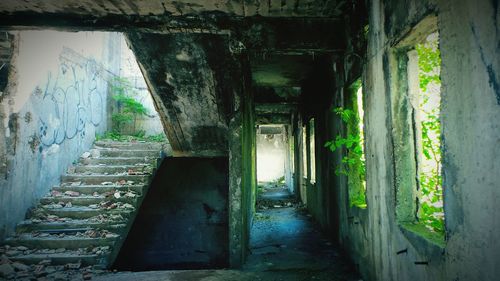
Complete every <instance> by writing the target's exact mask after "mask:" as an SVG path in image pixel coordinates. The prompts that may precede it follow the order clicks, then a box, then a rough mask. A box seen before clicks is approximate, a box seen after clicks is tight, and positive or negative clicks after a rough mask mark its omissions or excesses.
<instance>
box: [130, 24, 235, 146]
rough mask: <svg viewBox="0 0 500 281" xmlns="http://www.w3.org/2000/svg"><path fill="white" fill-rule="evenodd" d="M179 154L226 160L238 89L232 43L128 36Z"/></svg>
mask: <svg viewBox="0 0 500 281" xmlns="http://www.w3.org/2000/svg"><path fill="white" fill-rule="evenodd" d="M127 36H128V42H129V44H130V46H131V48H132V50H133V51H134V53H135V54H136V57H137V60H138V62H139V65H140V67H141V68H142V70H143V73H144V75H145V79H146V81H147V83H148V85H149V86H150V87H149V88H150V90H151V92H152V95H153V99H154V101H155V103H156V106H157V108H158V112H159V114H160V116H161V120H162V122H163V126H164V128H165V132H166V133H167V136H168V139H169V142H170V144H171V145H172V149H173V150H174V153H176V155H179V156H182V155H194V156H214V155H215V156H216V155H219V156H221V155H222V156H225V155H227V153H228V147H227V135H228V131H227V129H228V122H229V119H230V117H231V114H232V110H233V108H234V103H233V100H234V95H235V88H237V87H238V82H239V78H236V79H235V77H236V76H235V73H238V69H237V68H238V66H237V64H235V61H234V59H233V55H232V53H233V52H235V50H234V49H232V48H231V45H230V44H229V38H228V37H225V36H219V35H208V34H180V33H178V34H153V33H140V32H130V33H128V35H127Z"/></svg>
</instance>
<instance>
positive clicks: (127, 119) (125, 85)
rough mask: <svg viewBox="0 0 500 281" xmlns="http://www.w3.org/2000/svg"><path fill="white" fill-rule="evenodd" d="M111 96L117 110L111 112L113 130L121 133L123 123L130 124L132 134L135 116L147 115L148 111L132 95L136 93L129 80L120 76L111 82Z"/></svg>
mask: <svg viewBox="0 0 500 281" xmlns="http://www.w3.org/2000/svg"><path fill="white" fill-rule="evenodd" d="M111 92H112V96H111V97H112V98H113V100H115V101H116V105H117V111H116V112H114V113H113V115H112V117H111V120H112V122H113V131H114V132H115V133H118V134H121V133H122V132H123V130H124V127H125V125H129V124H132V130H133V134H136V133H137V132H136V124H137V118H138V117H140V116H147V115H148V111H147V108H146V107H144V105H143V104H142V103H140V102H138V101H136V100H135V99H134V98H132V96H134V95H136V92H135V91H134V89H133V87H132V85H131V84H130V82H129V81H128V80H127V79H125V78H122V77H116V78H114V79H113V80H112V82H111Z"/></svg>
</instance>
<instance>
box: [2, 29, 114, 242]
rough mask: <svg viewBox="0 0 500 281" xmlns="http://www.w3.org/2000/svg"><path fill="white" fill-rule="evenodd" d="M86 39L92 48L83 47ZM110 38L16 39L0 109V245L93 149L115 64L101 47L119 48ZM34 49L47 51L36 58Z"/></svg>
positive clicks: (34, 35)
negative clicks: (0, 129)
mask: <svg viewBox="0 0 500 281" xmlns="http://www.w3.org/2000/svg"><path fill="white" fill-rule="evenodd" d="M85 36H87V38H86V37H85ZM89 36H90V37H92V36H94V37H92V38H93V39H94V40H93V41H92V44H96V45H99V47H98V48H96V49H92V46H93V45H92V44H91V45H92V46H90V47H89V48H88V47H86V46H87V45H86V44H85V41H86V40H88V37H89ZM41 38H50V39H51V40H40V39H41ZM116 39H117V37H116V35H110V36H108V37H107V36H104V35H102V34H101V35H99V34H97V35H91V34H85V35H83V37H82V34H73V33H58V32H42V31H23V32H19V33H16V36H15V40H16V43H15V47H14V56H13V59H12V64H11V69H10V75H9V84H8V86H7V89H6V91H5V96H4V97H3V99H2V105H1V109H2V118H3V120H1V121H2V122H1V124H2V137H3V139H2V140H1V141H2V143H5V147H4V150H2V151H1V152H0V154H1V155H2V160H3V162H2V163H1V164H2V165H3V169H2V172H3V173H2V175H1V179H0V181H1V188H0V200H1V202H0V222H2V224H1V225H0V240H3V239H4V238H5V237H6V235H9V234H11V233H12V232H13V228H14V226H15V224H16V223H17V222H19V221H21V220H23V219H24V217H25V214H26V210H27V209H28V208H30V207H31V206H33V205H34V203H35V202H36V200H38V199H39V198H40V197H42V196H43V195H45V194H46V193H47V192H48V191H49V189H50V188H51V187H52V186H53V185H55V184H57V183H58V182H59V180H60V175H61V174H62V173H63V172H64V171H65V169H66V168H68V166H70V165H71V163H72V162H73V161H74V160H75V159H77V158H78V156H79V155H80V154H81V153H82V152H83V151H85V150H86V149H88V148H89V147H90V146H91V145H92V143H93V141H94V138H95V134H96V133H102V132H104V131H105V130H106V128H107V122H106V98H107V89H108V88H107V87H108V86H107V80H108V78H109V75H110V74H109V73H108V71H110V72H111V73H112V71H113V70H117V68H118V67H119V60H112V59H111V58H109V57H107V55H106V53H101V52H102V49H101V47H102V46H104V47H105V48H118V47H117V45H116ZM82 40H83V42H82ZM87 42H88V41H87ZM34 46H36V48H37V50H50V51H49V52H44V53H43V55H41V54H40V53H39V52H38V51H34V50H33V47H34ZM66 46H68V47H72V48H74V49H76V50H78V51H80V52H77V51H75V50H73V49H70V48H68V47H66ZM118 50H119V49H118ZM118 50H117V51H118ZM85 55H87V56H88V57H86V56H85ZM91 57H92V58H91Z"/></svg>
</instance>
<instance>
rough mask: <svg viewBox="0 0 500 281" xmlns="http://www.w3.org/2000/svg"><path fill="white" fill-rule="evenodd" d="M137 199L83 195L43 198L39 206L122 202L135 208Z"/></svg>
mask: <svg viewBox="0 0 500 281" xmlns="http://www.w3.org/2000/svg"><path fill="white" fill-rule="evenodd" d="M137 197H138V196H136V197H127V196H121V197H120V198H115V197H114V196H113V195H111V196H104V195H99V196H92V195H84V196H76V197H71V196H61V197H53V196H51V197H43V198H42V199H40V204H42V205H47V204H51V203H59V202H63V203H68V202H71V204H72V205H73V206H88V205H92V204H99V203H101V202H104V201H111V202H123V203H129V204H132V205H134V206H135V203H136V201H137Z"/></svg>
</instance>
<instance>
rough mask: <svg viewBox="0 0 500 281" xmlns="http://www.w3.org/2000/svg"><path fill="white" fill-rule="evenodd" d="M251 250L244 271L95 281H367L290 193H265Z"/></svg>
mask: <svg viewBox="0 0 500 281" xmlns="http://www.w3.org/2000/svg"><path fill="white" fill-rule="evenodd" d="M250 247H251V254H250V255H249V257H248V260H247V263H246V264H245V266H244V267H243V268H242V269H241V270H189V271H152V272H117V273H108V274H104V275H101V276H98V277H95V278H94V279H93V280H99V281H105V280H106V281H129V280H130V281H132V280H144V281H160V280H161V281H191V280H193V281H194V280H203V281H212V280H242V281H255V280H262V281H279V280H283V281H284V280H286V281H299V280H304V281H305V280H318V281H322V280H324V281H326V280H328V281H337V280H338V281H357V280H361V278H360V277H359V275H358V274H357V273H356V272H355V270H354V269H353V267H352V265H351V264H350V263H349V262H347V260H346V259H345V257H343V256H342V255H341V254H340V253H339V252H338V250H337V249H336V248H335V247H334V246H333V245H332V243H331V242H330V241H328V239H327V238H326V236H325V235H324V234H323V233H321V232H320V231H318V228H317V226H316V225H315V224H314V222H313V220H312V218H311V217H310V215H308V214H307V212H306V211H305V210H304V208H303V206H301V205H300V204H297V203H296V202H294V201H293V198H292V197H291V196H290V194H289V193H288V192H287V190H285V189H281V190H274V189H267V190H265V191H264V192H263V193H261V194H260V196H259V202H258V204H257V213H256V216H255V220H254V225H253V228H252V231H251V241H250Z"/></svg>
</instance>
